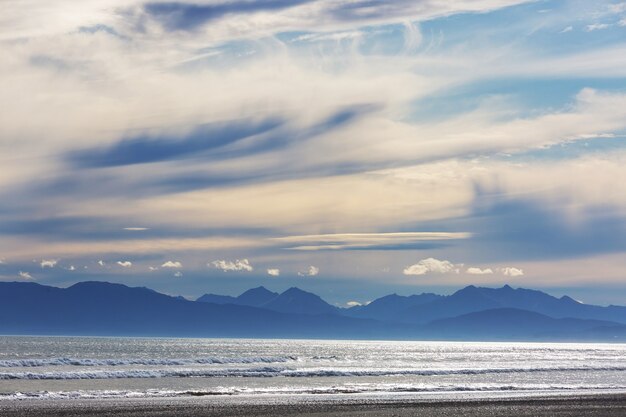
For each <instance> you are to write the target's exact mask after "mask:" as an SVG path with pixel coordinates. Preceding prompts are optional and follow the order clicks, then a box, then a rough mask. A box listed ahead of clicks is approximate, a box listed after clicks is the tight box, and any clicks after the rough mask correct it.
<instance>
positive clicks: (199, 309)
mask: <svg viewBox="0 0 626 417" xmlns="http://www.w3.org/2000/svg"><path fill="white" fill-rule="evenodd" d="M0 334H40V335H61V334H62V335H103V336H104V335H124V336H131V335H133V336H190V337H191V336H193V337H267V338H341V339H399V340H425V339H430V340H433V339H437V340H554V341H557V340H568V341H573V340H581V341H587V340H602V341H626V307H620V306H609V307H601V306H593V305H586V304H582V303H580V302H577V301H575V300H573V299H572V298H569V297H561V298H556V297H553V296H551V295H549V294H546V293H544V292H541V291H536V290H528V289H521V288H519V289H514V288H511V287H510V286H508V285H506V286H504V287H502V288H480V287H475V286H468V287H465V288H463V289H461V290H459V291H457V292H455V293H454V294H452V295H448V296H443V295H437V294H430V293H426V294H419V295H412V296H400V295H397V294H392V295H387V296H384V297H381V298H379V299H377V300H374V301H372V302H371V303H369V304H367V305H363V306H356V307H352V308H339V307H336V306H333V305H330V304H328V303H327V302H325V301H324V300H323V299H322V298H320V297H319V296H317V295H315V294H313V293H310V292H307V291H303V290H301V289H298V288H289V289H288V290H286V291H284V292H282V293H276V292H272V291H270V290H268V289H266V288H264V287H258V288H253V289H250V290H248V291H245V292H244V293H242V294H241V295H239V296H237V297H232V296H224V295H216V294H205V295H203V296H202V297H200V298H198V299H197V300H196V301H190V300H186V299H184V298H182V297H172V296H169V295H165V294H161V293H158V292H156V291H154V290H151V289H148V288H132V287H127V286H125V285H121V284H112V283H107V282H80V283H77V284H75V285H72V286H71V287H68V288H57V287H51V286H45V285H40V284H37V283H32V282H0Z"/></svg>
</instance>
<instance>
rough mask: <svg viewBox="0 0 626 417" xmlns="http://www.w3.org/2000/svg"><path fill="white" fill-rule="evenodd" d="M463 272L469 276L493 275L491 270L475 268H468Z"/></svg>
mask: <svg viewBox="0 0 626 417" xmlns="http://www.w3.org/2000/svg"><path fill="white" fill-rule="evenodd" d="M465 272H466V273H468V274H470V275H489V274H493V269H491V268H485V269H480V268H476V267H470V268H467V270H466V271H465Z"/></svg>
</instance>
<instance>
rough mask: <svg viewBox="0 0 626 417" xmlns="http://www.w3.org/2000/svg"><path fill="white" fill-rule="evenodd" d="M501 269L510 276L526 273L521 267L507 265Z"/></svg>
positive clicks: (519, 275)
mask: <svg viewBox="0 0 626 417" xmlns="http://www.w3.org/2000/svg"><path fill="white" fill-rule="evenodd" d="M500 271H501V272H502V273H503V274H504V275H507V276H509V277H521V276H522V275H524V271H523V270H522V269H520V268H513V267H506V268H502V269H500Z"/></svg>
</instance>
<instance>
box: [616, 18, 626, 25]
mask: <svg viewBox="0 0 626 417" xmlns="http://www.w3.org/2000/svg"><path fill="white" fill-rule="evenodd" d="M618 25H620V26H626V18H623V19H622V20H620V21H619V23H618Z"/></svg>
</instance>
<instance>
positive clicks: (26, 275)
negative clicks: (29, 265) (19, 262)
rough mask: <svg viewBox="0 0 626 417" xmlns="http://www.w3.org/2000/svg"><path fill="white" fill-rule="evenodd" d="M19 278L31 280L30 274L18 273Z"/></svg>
mask: <svg viewBox="0 0 626 417" xmlns="http://www.w3.org/2000/svg"><path fill="white" fill-rule="evenodd" d="M19 277H20V278H22V279H33V277H32V275H31V274H30V273H28V272H23V271H20V272H19Z"/></svg>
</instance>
